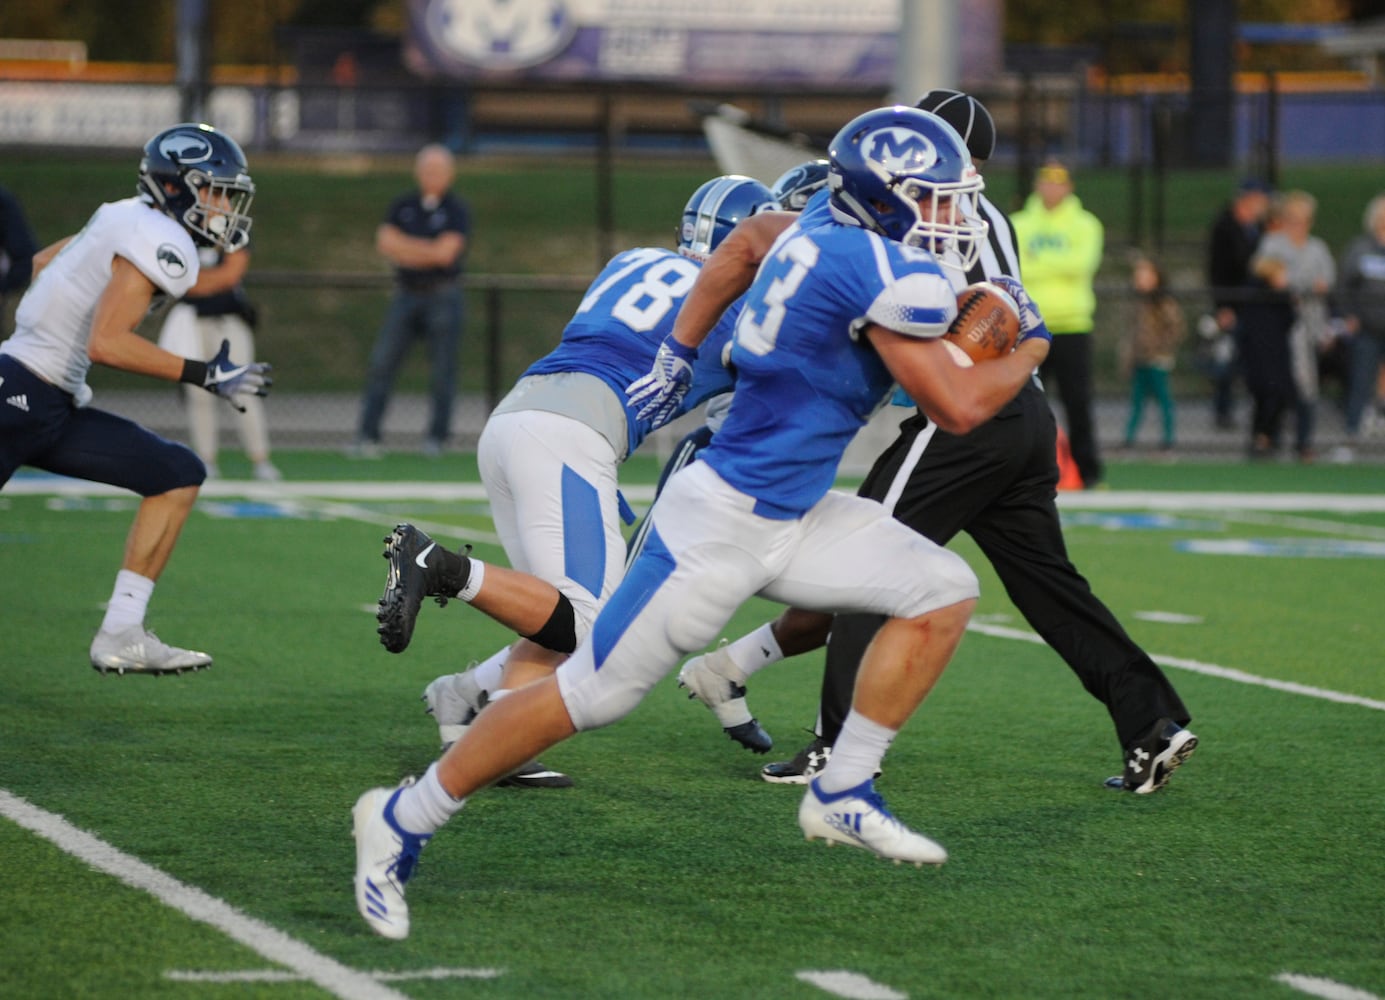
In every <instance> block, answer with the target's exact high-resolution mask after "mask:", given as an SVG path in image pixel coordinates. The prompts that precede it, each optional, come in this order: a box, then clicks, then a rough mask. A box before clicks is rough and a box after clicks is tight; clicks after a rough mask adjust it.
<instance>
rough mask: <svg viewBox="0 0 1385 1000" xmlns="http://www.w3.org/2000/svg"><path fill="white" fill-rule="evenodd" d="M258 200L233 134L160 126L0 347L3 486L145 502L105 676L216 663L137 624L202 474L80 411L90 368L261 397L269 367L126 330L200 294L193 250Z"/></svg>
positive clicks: (241, 235)
mask: <svg viewBox="0 0 1385 1000" xmlns="http://www.w3.org/2000/svg"><path fill="white" fill-rule="evenodd" d="M254 192H255V186H254V184H253V182H252V181H251V179H250V172H249V169H248V168H247V166H246V163H245V154H244V153H242V152H241V149H240V147H239V146H238V145H236V143H235V141H234V140H232V139H231V138H230V137H229V136H227V135H225V134H223V133H221V132H218V131H217V130H216V129H214V128H212V127H211V126H209V125H196V124H183V125H176V126H174V127H172V128H169V129H166V130H164V131H163V132H160V133H159V134H158V135H156V136H154V137H153V138H152V139H150V140H149V142H148V143H147V144H146V145H145V147H144V157H143V159H142V160H141V161H140V167H139V180H138V185H137V187H136V195H135V197H133V198H126V199H124V200H123V201H116V202H111V203H108V204H105V205H102V206H101V207H100V208H98V209H97V210H96V213H95V214H94V215H92V217H91V219H90V220H89V221H88V222H87V224H86V226H85V227H84V228H83V229H82V231H81V232H79V233H77V234H76V235H75V236H70V237H67V238H66V239H63V240H60V241H59V242H57V243H55V244H53V245H52V246H49V247H47V248H45V249H44V250H41V251H40V252H39V253H38V254H37V255H36V256H35V258H34V281H33V284H32V285H31V286H30V287H29V290H28V292H26V293H25V295H24V298H23V299H21V300H20V303H19V308H18V310H17V311H16V314H15V332H14V334H13V336H11V337H10V338H9V339H8V340H6V341H4V343H0V486H3V485H4V483H6V482H8V481H9V479H10V477H11V476H12V475H13V474H14V472H15V470H16V469H18V468H19V467H20V466H21V465H30V466H34V467H35V468H39V469H43V470H46V471H48V472H54V473H58V474H60V475H65V476H72V477H75V478H78V479H87V480H91V481H93V482H99V483H109V484H111V485H113V486H120V487H124V488H125V489H129V490H132V491H134V492H136V493H138V494H139V495H140V496H141V497H143V498H144V499H143V500H142V501H141V502H140V505H139V509H138V511H137V512H136V514H135V522H134V525H133V526H132V527H131V528H130V533H129V536H128V537H127V538H126V542H125V554H124V559H123V561H122V563H121V569H120V572H119V573H118V574H117V575H116V580H115V587H114V590H113V592H112V594H111V599H110V602H109V604H108V605H107V609H106V616H105V619H104V620H103V621H102V623H101V628H100V630H99V631H98V632H97V634H96V638H95V639H94V640H93V641H92V644H91V664H92V666H93V667H95V668H96V669H97V670H99V671H101V672H102V673H106V672H109V671H114V672H115V673H118V674H124V673H144V674H166V673H182V672H183V671H186V670H199V669H201V668H203V667H208V666H211V662H212V658H211V657H210V656H209V655H207V654H206V653H202V652H197V651H195V650H190V649H180V648H178V647H176V646H170V645H168V644H167V643H164V642H163V641H161V640H160V639H159V638H158V637H157V636H155V635H154V634H153V633H152V632H150V631H149V630H148V629H146V628H145V626H144V616H145V610H146V608H147V607H148V604H149V598H150V596H151V595H152V594H153V591H154V584H155V581H157V580H158V578H159V574H160V573H161V572H162V571H163V568H164V566H165V565H166V564H167V562H168V559H169V556H170V555H171V554H172V552H173V547H174V544H175V543H176V542H177V540H178V534H179V532H180V531H181V530H182V527H183V523H184V522H185V521H186V520H187V516H188V513H189V512H190V511H191V510H192V505H193V502H194V501H195V500H196V499H197V492H198V488H199V487H200V486H201V484H202V481H203V479H205V478H206V469H205V468H204V467H203V465H202V462H201V461H200V460H199V459H198V457H197V456H196V455H195V454H194V453H193V452H192V451H191V450H190V449H188V448H186V447H184V446H183V445H181V444H177V443H175V442H172V441H167V440H165V439H164V438H161V437H159V436H158V435H157V434H154V433H153V432H152V431H149V430H146V429H145V428H143V427H141V426H139V425H138V424H136V423H134V422H132V421H130V420H127V419H125V418H124V417H119V416H116V415H115V414H112V413H107V412H105V411H103V410H100V409H96V408H94V407H92V406H90V405H89V404H90V403H91V398H92V391H91V388H90V386H88V385H87V383H86V377H87V371H88V370H89V369H90V367H91V365H92V364H93V363H96V364H102V365H107V366H109V367H111V368H118V369H120V370H122V371H128V372H135V373H137V374H140V375H149V376H151V377H153V378H159V379H164V380H166V381H169V382H187V383H190V384H192V385H197V386H201V387H202V388H204V389H206V390H207V391H209V392H212V393H215V394H217V395H219V396H222V397H223V398H225V399H227V400H229V401H230V402H231V404H232V405H237V406H238V405H239V404H238V403H237V402H236V400H237V399H238V398H239V397H241V396H245V395H247V394H249V395H264V393H265V391H266V389H267V387H268V385H269V379H268V377H267V374H266V373H267V372H268V369H269V366H268V365H263V364H249V365H233V364H231V363H230V361H229V359H228V357H227V345H226V344H225V343H223V344H222V347H221V350H220V351H219V352H218V353H217V355H216V356H215V357H213V358H211V359H209V360H206V361H200V360H188V359H185V358H182V357H179V356H178V355H176V354H171V353H169V352H168V351H165V350H163V349H162V348H160V347H157V346H156V345H155V344H153V343H152V342H150V341H148V340H146V339H145V338H144V337H141V336H140V335H139V334H138V333H136V332H135V327H136V326H138V325H139V323H140V321H141V320H142V319H143V318H144V316H145V314H146V313H148V312H149V310H150V307H151V305H152V304H153V303H154V301H155V299H156V297H160V298H162V297H168V298H175V299H176V298H179V297H181V296H182V295H184V294H186V293H187V292H188V291H189V290H191V289H192V288H194V287H195V284H196V281H197V275H198V260H197V247H198V245H203V246H216V247H219V248H221V249H223V250H226V251H227V252H234V251H236V250H239V249H240V248H241V247H243V246H244V245H245V242H246V239H247V237H248V235H249V230H250V214H249V209H250V202H251V199H252V197H253V196H254Z"/></svg>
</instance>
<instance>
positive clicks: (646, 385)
mask: <svg viewBox="0 0 1385 1000" xmlns="http://www.w3.org/2000/svg"><path fill="white" fill-rule="evenodd" d="M696 359H697V348H695V347H686V346H684V345H683V344H680V343H679V342H678V341H676V340H674V339H673V338H672V337H665V338H664V342H663V343H662V344H660V345H659V351H658V353H657V354H655V355H654V366H653V367H652V368H651V369H650V370H649V374H648V375H645V376H643V377H642V378H638V379H636V380H635V381H633V382H631V383H630V384H629V385H627V386H626V387H625V397H626V399H627V400H628V401H629V403H630V406H631V408H632V409H633V410H634V411H635V416H636V417H638V418H639V419H641V420H649V421H650V422H651V423H653V425H654V426H655V427H661V426H663V425H664V424H666V423H668V422H669V421H670V420H672V419H673V417H674V415H675V414H676V413H677V412H678V408H679V406H680V405H682V402H683V397H684V396H686V395H687V394H688V389H689V388H691V386H692V377H693V369H692V366H693V362H694V361H695V360H696Z"/></svg>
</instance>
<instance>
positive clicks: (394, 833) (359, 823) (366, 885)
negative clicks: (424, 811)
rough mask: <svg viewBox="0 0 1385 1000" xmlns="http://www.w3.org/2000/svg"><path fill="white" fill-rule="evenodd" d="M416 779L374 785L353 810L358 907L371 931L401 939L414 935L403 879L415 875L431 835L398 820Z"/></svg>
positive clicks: (406, 879) (358, 800)
mask: <svg viewBox="0 0 1385 1000" xmlns="http://www.w3.org/2000/svg"><path fill="white" fill-rule="evenodd" d="M413 783H414V779H413V778H405V779H404V780H403V781H402V782H400V784H399V787H398V788H372V789H370V791H368V792H366V793H365V794H364V795H362V796H361V797H360V798H359V799H357V800H356V806H355V808H354V809H352V810H351V819H352V829H351V832H352V835H353V836H355V838H356V909H358V910H359V911H360V912H361V916H362V917H364V918H365V922H366V923H367V924H369V925H370V929H371V930H373V931H374V932H375V933H376V934H379V935H381V936H382V937H387V938H393V939H394V940H396V941H398V940H402V939H403V938H406V937H408V936H409V906H408V904H407V903H405V902H404V883H405V882H407V881H409V876H411V875H412V874H413V873H414V867H415V866H416V865H417V864H418V856H419V852H421V851H422V850H423V845H424V844H426V843H428V841H429V840H430V839H431V837H432V834H426V835H425V834H417V833H409V832H407V831H405V830H402V829H400V828H399V825H398V824H397V823H396V822H395V821H394V804H395V802H397V801H398V799H399V793H400V792H402V791H403V790H404V789H405V788H408V787H409V786H410V785H412V784H413Z"/></svg>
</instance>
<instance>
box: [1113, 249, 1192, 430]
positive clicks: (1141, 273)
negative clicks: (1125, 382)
mask: <svg viewBox="0 0 1385 1000" xmlns="http://www.w3.org/2000/svg"><path fill="white" fill-rule="evenodd" d="M1131 283H1132V285H1133V287H1134V289H1135V310H1134V313H1135V314H1134V322H1132V323H1131V326H1130V332H1129V334H1128V335H1127V337H1126V339H1125V341H1124V342H1123V343H1122V345H1121V369H1122V371H1123V372H1124V373H1125V375H1126V376H1127V377H1128V378H1129V379H1130V420H1129V422H1128V423H1127V424H1126V427H1125V446H1126V447H1127V448H1129V447H1132V446H1133V445H1134V444H1135V433H1136V431H1137V430H1138V429H1139V426H1140V419H1141V418H1142V417H1143V416H1144V404H1145V397H1146V396H1152V397H1153V398H1154V400H1155V401H1156V402H1157V403H1158V404H1159V409H1160V411H1161V413H1162V414H1163V432H1164V433H1163V449H1164V450H1165V451H1172V450H1173V444H1174V420H1173V393H1172V392H1171V391H1170V388H1169V373H1170V372H1172V371H1173V365H1174V358H1175V357H1176V355H1177V353H1178V347H1179V345H1180V344H1182V343H1183V340H1184V338H1186V337H1187V335H1188V321H1187V318H1186V317H1185V316H1184V315H1183V309H1182V308H1181V307H1180V306H1179V304H1178V300H1177V299H1175V298H1174V297H1173V295H1172V294H1170V292H1169V290H1168V288H1167V287H1165V282H1164V273H1163V271H1162V270H1161V269H1160V268H1159V265H1158V264H1156V263H1155V262H1154V261H1153V260H1151V259H1150V258H1148V257H1144V256H1139V257H1136V258H1135V261H1134V265H1133V268H1132V272H1131Z"/></svg>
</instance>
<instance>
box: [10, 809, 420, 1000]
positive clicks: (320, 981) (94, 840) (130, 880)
mask: <svg viewBox="0 0 1385 1000" xmlns="http://www.w3.org/2000/svg"><path fill="white" fill-rule="evenodd" d="M0 815H2V816H5V817H6V818H7V819H10V820H12V821H13V822H15V823H17V824H19V825H20V826H22V827H24V828H25V829H26V830H30V831H32V832H34V833H36V834H38V835H39V836H40V837H42V838H43V839H45V840H47V841H50V842H51V843H53V844H54V845H56V846H57V847H58V848H59V849H60V850H62V851H65V852H66V853H68V854H71V855H72V856H73V857H75V858H79V859H80V860H82V861H85V862H86V863H87V864H89V865H91V866H92V867H93V868H95V869H97V870H98V871H103V872H105V873H106V874H107V875H112V876H114V877H115V878H117V879H119V880H120V881H122V882H124V883H125V884H126V885H129V886H133V887H134V888H136V889H139V890H141V891H143V892H147V893H149V895H151V896H153V897H154V898H155V899H157V900H159V902H161V903H163V904H164V905H165V906H171V907H173V908H174V909H175V910H178V911H179V912H180V913H182V914H184V915H185V916H187V917H189V918H190V919H192V920H196V921H198V922H200V923H204V924H207V925H208V926H210V927H213V928H215V929H216V930H218V931H220V932H221V933H223V934H225V935H226V936H227V937H229V938H231V939H232V940H233V941H237V942H239V943H240V944H243V945H245V946H246V947H247V948H249V949H251V950H252V951H254V952H256V953H257V954H259V955H261V956H263V957H264V958H265V959H267V960H269V961H271V962H274V963H275V964H277V965H282V966H284V967H285V968H287V969H291V970H292V971H293V972H294V973H295V974H297V975H298V976H301V977H302V978H303V979H306V980H308V981H309V982H312V983H315V984H316V985H318V986H320V987H322V989H324V990H326V991H327V992H328V993H331V994H332V995H333V996H336V997H341V998H342V1000H407V998H406V997H405V996H404V994H402V993H399V992H398V991H396V990H392V989H390V988H389V987H388V986H385V985H383V984H382V983H379V982H377V981H376V980H375V978H374V977H372V976H371V975H370V974H368V973H364V972H358V971H356V970H355V969H352V968H349V967H347V966H345V965H342V964H341V963H340V962H338V961H336V960H335V959H332V958H328V957H327V956H326V955H323V954H322V953H320V952H318V951H314V950H313V949H312V948H310V947H309V946H308V945H306V944H304V943H303V942H302V941H299V940H296V939H295V938H292V937H289V935H287V934H285V933H284V932H283V931H281V930H278V929H276V928H274V927H271V926H270V925H269V924H266V923H264V922H262V921H260V920H256V919H255V918H254V917H250V916H247V915H246V914H244V913H242V912H241V911H240V910H237V909H236V908H235V907H234V906H231V905H230V904H229V903H226V902H223V901H222V900H220V899H217V898H215V897H214V896H210V895H208V894H207V893H205V892H203V891H202V890H201V889H198V888H197V887H196V886H191V885H186V884H184V883H182V882H179V881H178V880H177V879H175V878H174V877H173V876H171V875H169V874H167V873H166V872H162V871H160V870H159V869H157V868H155V867H153V866H152V865H148V864H145V863H144V862H143V861H141V860H139V858H136V857H132V856H131V855H129V854H126V853H124V852H123V851H120V850H117V849H116V848H114V847H112V846H111V845H110V844H108V843H106V842H105V841H104V840H101V839H100V838H99V837H95V836H93V835H92V834H90V833H87V832H86V831H85V830H79V829H78V828H77V827H75V826H73V825H72V824H71V823H69V822H68V821H67V820H65V819H63V817H61V816H59V815H57V814H56V813H50V812H48V811H47V810H44V809H40V808H39V807H38V806H35V805H33V804H32V803H30V802H28V801H26V800H25V799H22V798H20V797H19V796H17V795H14V794H12V793H10V792H8V791H6V790H5V789H2V788H0Z"/></svg>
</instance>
